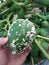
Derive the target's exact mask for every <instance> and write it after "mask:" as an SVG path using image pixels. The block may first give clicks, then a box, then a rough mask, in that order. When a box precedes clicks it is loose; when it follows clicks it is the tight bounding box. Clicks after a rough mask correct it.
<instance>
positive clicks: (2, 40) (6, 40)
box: [0, 37, 8, 46]
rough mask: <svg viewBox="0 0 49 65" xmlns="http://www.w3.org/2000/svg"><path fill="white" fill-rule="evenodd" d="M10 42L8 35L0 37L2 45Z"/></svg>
mask: <svg viewBox="0 0 49 65" xmlns="http://www.w3.org/2000/svg"><path fill="white" fill-rule="evenodd" d="M7 42H8V37H6V38H3V37H2V38H0V46H3V45H5V44H6V43H7Z"/></svg>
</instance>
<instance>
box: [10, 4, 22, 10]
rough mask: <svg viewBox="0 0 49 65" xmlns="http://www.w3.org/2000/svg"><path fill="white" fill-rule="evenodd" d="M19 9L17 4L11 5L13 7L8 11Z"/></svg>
mask: <svg viewBox="0 0 49 65" xmlns="http://www.w3.org/2000/svg"><path fill="white" fill-rule="evenodd" d="M20 9H21V6H20V5H18V4H13V5H12V6H11V7H10V9H9V11H16V10H20Z"/></svg>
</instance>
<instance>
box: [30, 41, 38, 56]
mask: <svg viewBox="0 0 49 65" xmlns="http://www.w3.org/2000/svg"><path fill="white" fill-rule="evenodd" d="M33 43H34V44H32V50H31V55H32V56H36V55H38V52H39V48H38V47H37V45H36V44H35V42H33Z"/></svg>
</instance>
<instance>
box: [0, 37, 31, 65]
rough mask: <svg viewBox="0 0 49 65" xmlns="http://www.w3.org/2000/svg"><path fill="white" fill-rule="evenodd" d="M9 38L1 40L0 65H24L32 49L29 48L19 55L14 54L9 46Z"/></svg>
mask: <svg viewBox="0 0 49 65" xmlns="http://www.w3.org/2000/svg"><path fill="white" fill-rule="evenodd" d="M7 42H8V37H6V38H0V65H22V64H23V63H24V61H25V60H26V57H27V56H28V54H29V52H30V50H31V48H27V49H26V50H25V51H24V52H23V53H21V54H19V55H16V54H15V55H14V54H12V52H11V50H10V48H9V47H8V46H7Z"/></svg>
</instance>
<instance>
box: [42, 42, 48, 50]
mask: <svg viewBox="0 0 49 65" xmlns="http://www.w3.org/2000/svg"><path fill="white" fill-rule="evenodd" d="M41 46H42V47H43V48H44V49H45V50H48V43H47V42H45V41H42V42H41Z"/></svg>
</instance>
